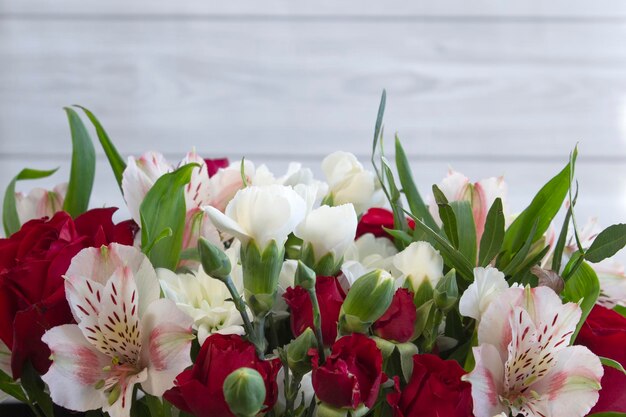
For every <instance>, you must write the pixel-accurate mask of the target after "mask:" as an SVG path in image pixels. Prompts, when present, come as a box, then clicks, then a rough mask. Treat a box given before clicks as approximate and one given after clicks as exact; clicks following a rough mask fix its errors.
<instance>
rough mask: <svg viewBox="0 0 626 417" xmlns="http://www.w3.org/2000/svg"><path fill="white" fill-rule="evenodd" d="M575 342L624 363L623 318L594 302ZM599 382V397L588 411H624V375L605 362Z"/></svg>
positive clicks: (625, 322) (625, 336)
mask: <svg viewBox="0 0 626 417" xmlns="http://www.w3.org/2000/svg"><path fill="white" fill-rule="evenodd" d="M576 343H578V344H580V345H583V346H587V347H588V348H589V350H591V351H592V352H593V353H595V354H596V355H598V356H604V357H606V358H610V359H613V360H615V361H617V362H619V363H621V364H622V366H626V318H625V317H624V316H622V315H621V314H619V313H617V312H615V311H613V310H609V309H607V308H604V307H601V306H598V305H596V306H595V307H594V308H593V309H592V310H591V313H590V314H589V317H587V320H586V321H585V324H583V326H582V328H581V329H580V333H578V338H577V339H576ZM601 383H602V389H601V390H600V399H599V400H598V402H597V403H596V405H595V406H594V407H593V408H592V409H591V412H590V414H594V413H601V412H605V411H616V412H620V413H626V375H624V374H622V373H621V372H620V371H618V370H617V369H613V368H610V367H608V366H605V367H604V376H603V377H602V381H601Z"/></svg>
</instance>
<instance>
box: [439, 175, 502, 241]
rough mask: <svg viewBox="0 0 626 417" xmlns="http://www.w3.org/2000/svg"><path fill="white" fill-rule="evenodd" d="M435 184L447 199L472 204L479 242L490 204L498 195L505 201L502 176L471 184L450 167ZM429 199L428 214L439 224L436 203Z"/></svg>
mask: <svg viewBox="0 0 626 417" xmlns="http://www.w3.org/2000/svg"><path fill="white" fill-rule="evenodd" d="M437 186H438V187H439V189H440V190H441V191H442V192H443V194H444V195H445V196H446V198H447V199H448V201H450V202H452V201H469V202H470V203H471V204H472V214H473V215H474V224H475V225H476V239H477V241H478V242H480V238H481V237H482V235H483V232H484V231H485V221H486V220H487V213H488V212H489V209H490V208H491V205H492V204H493V202H494V201H495V200H496V198H498V197H500V198H501V199H502V203H503V204H504V203H505V200H506V192H507V185H506V183H505V182H504V178H503V177H497V178H496V177H490V178H485V179H483V180H480V181H478V182H476V183H474V184H472V183H471V182H470V180H469V179H468V178H467V177H466V176H465V175H463V174H461V173H460V172H457V171H454V170H452V169H450V170H449V171H448V176H447V177H445V178H444V179H443V180H442V181H441V182H440V183H439V184H438V185H437ZM431 201H432V203H431V204H430V205H429V211H430V214H431V215H432V216H433V218H434V219H435V221H436V222H437V223H439V224H441V220H440V218H439V209H438V207H437V204H436V203H434V198H432V197H431Z"/></svg>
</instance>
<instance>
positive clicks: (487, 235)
mask: <svg viewBox="0 0 626 417" xmlns="http://www.w3.org/2000/svg"><path fill="white" fill-rule="evenodd" d="M503 241H504V210H503V209H502V199H500V198H499V197H498V198H496V200H495V201H494V202H493V204H492V205H491V208H490V209H489V212H488V213H487V219H486V220H485V231H484V232H483V236H482V237H481V238H480V252H479V253H480V256H479V257H478V264H479V265H480V266H487V265H488V264H489V263H490V262H491V261H492V260H493V258H495V257H496V255H497V254H498V253H499V252H500V248H501V247H502V242H503Z"/></svg>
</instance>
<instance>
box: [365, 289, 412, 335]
mask: <svg viewBox="0 0 626 417" xmlns="http://www.w3.org/2000/svg"><path fill="white" fill-rule="evenodd" d="M415 320H417V311H416V310H415V305H414V304H413V293H412V292H411V291H409V290H407V289H406V288H400V289H398V290H397V291H396V293H395V294H394V296H393V300H392V301H391V305H390V306H389V308H388V309H387V311H385V314H383V315H382V316H381V318H379V319H378V320H376V322H374V325H373V326H372V330H373V331H374V334H376V336H378V337H382V338H383V339H387V340H392V341H394V342H398V343H404V342H408V341H409V340H411V337H412V336H413V332H414V331H415Z"/></svg>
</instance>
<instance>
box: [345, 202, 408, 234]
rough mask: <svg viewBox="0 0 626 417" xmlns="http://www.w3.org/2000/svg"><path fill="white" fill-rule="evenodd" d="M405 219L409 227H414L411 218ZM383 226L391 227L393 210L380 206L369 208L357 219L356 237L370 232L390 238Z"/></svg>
mask: <svg viewBox="0 0 626 417" xmlns="http://www.w3.org/2000/svg"><path fill="white" fill-rule="evenodd" d="M407 221H408V223H409V227H410V228H411V229H413V228H415V221H413V219H407ZM383 227H385V228H387V229H393V212H391V211H390V210H387V209H385V208H380V207H374V208H371V209H369V210H368V211H367V212H365V214H363V216H362V217H361V220H359V224H358V225H357V227H356V238H357V239H358V238H359V237H361V236H363V235H364V234H366V233H371V234H373V235H374V236H376V237H387V238H391V235H390V234H389V233H387V232H385V230H384V229H383Z"/></svg>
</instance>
